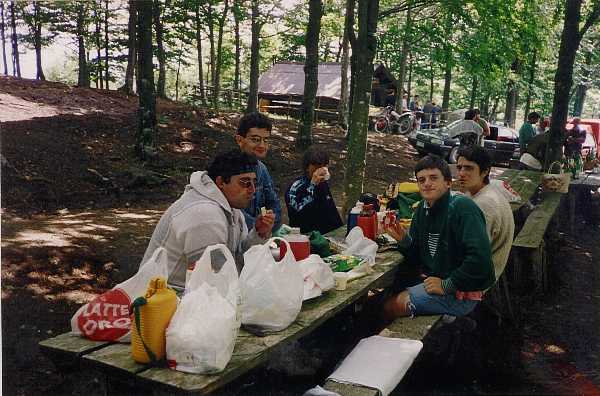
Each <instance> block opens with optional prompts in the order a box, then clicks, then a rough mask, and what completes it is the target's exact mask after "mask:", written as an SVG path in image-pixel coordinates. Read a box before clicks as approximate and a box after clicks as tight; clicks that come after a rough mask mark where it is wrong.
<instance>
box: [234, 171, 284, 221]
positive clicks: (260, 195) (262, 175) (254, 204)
mask: <svg viewBox="0 0 600 396" xmlns="http://www.w3.org/2000/svg"><path fill="white" fill-rule="evenodd" d="M263 206H264V207H265V208H267V209H271V210H272V211H273V213H275V224H274V225H273V231H275V230H277V229H278V228H279V226H280V225H281V205H280V204H279V199H278V198H277V192H276V191H275V186H274V185H273V179H271V175H270V174H269V171H268V170H267V167H266V166H265V164H263V163H262V162H261V161H258V166H257V168H256V193H254V199H252V201H251V202H250V206H248V207H247V208H245V209H242V212H243V213H244V217H245V218H246V225H247V226H248V230H252V228H254V222H255V221H256V218H257V217H258V215H259V214H260V208H262V207H263Z"/></svg>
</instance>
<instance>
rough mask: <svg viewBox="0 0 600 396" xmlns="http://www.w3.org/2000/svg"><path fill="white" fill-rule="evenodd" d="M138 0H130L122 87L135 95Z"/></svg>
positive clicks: (128, 93)
mask: <svg viewBox="0 0 600 396" xmlns="http://www.w3.org/2000/svg"><path fill="white" fill-rule="evenodd" d="M135 5H136V0H129V23H128V25H127V32H128V38H127V51H128V52H127V69H126V71H125V82H124V83H123V86H122V87H121V89H120V90H121V91H123V92H125V93H126V94H127V95H133V75H134V73H135V63H136V56H135V53H136V51H135V20H136V11H135Z"/></svg>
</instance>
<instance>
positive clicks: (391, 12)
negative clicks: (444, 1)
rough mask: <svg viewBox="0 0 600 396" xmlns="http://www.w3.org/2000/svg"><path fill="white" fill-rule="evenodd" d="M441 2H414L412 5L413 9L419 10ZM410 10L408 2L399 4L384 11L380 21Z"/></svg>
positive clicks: (420, 0) (427, 0) (380, 14)
mask: <svg viewBox="0 0 600 396" xmlns="http://www.w3.org/2000/svg"><path fill="white" fill-rule="evenodd" d="M439 2H440V1H436V0H415V1H413V4H412V7H411V8H412V9H413V10H414V9H415V8H419V7H424V6H431V5H434V4H436V3H439ZM406 10H408V1H404V2H402V3H400V4H398V5H397V6H395V7H392V8H388V9H387V10H383V11H381V12H380V13H379V20H382V19H384V18H387V17H389V16H391V15H394V14H397V13H399V12H403V11H406Z"/></svg>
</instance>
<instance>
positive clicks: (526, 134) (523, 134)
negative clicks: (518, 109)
mask: <svg viewBox="0 0 600 396" xmlns="http://www.w3.org/2000/svg"><path fill="white" fill-rule="evenodd" d="M534 136H535V129H533V125H531V124H530V123H529V122H525V123H524V124H523V125H521V129H519V147H520V148H521V153H524V152H525V150H527V145H528V144H529V142H530V141H531V139H533V137H534Z"/></svg>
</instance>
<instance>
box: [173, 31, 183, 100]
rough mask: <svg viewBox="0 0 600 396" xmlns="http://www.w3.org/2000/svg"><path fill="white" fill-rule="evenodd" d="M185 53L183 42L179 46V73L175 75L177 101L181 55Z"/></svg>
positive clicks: (177, 97) (176, 96)
mask: <svg viewBox="0 0 600 396" xmlns="http://www.w3.org/2000/svg"><path fill="white" fill-rule="evenodd" d="M182 55H183V42H182V43H181V46H180V47H179V55H178V56H177V74H176V76H175V101H176V102H177V101H179V72H180V70H181V56H182Z"/></svg>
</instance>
